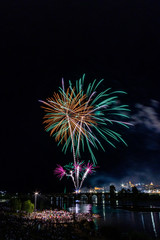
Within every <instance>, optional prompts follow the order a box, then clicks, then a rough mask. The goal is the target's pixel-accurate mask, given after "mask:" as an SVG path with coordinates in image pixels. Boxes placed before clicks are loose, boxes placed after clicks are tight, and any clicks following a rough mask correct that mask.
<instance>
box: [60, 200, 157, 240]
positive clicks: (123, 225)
mask: <svg viewBox="0 0 160 240" xmlns="http://www.w3.org/2000/svg"><path fill="white" fill-rule="evenodd" d="M132 204H133V203H132V202H120V201H116V206H114V207H112V206H111V205H110V203H109V202H104V201H103V202H102V203H101V204H97V203H92V204H88V203H85V202H83V203H82V202H77V203H70V202H67V203H64V202H63V199H62V200H61V201H57V202H56V205H57V207H60V208H64V209H66V210H68V211H71V212H76V213H80V212H92V213H93V214H99V215H100V218H98V219H95V226H96V228H97V229H98V228H99V227H100V226H103V225H105V226H108V227H110V226H112V227H115V229H116V228H117V229H121V231H122V232H123V233H124V234H125V233H127V232H129V231H136V232H142V233H146V234H148V235H150V236H152V237H155V238H156V237H160V212H155V211H149V212H145V211H143V212H140V211H130V210H124V209H118V208H117V207H118V206H123V205H130V206H132ZM136 204H137V206H145V207H146V206H147V207H150V208H154V207H160V202H158V201H155V202H138V203H136Z"/></svg>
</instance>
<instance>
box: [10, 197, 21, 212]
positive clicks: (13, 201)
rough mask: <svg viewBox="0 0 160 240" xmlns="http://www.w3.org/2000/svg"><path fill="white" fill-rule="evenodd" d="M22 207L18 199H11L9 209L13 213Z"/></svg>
mask: <svg viewBox="0 0 160 240" xmlns="http://www.w3.org/2000/svg"><path fill="white" fill-rule="evenodd" d="M21 207H22V202H21V200H20V199H19V198H12V199H11V209H12V210H13V211H14V212H15V211H20V210H21Z"/></svg>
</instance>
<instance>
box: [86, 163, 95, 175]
mask: <svg viewBox="0 0 160 240" xmlns="http://www.w3.org/2000/svg"><path fill="white" fill-rule="evenodd" d="M95 168H96V167H94V164H92V163H89V162H88V163H87V165H86V166H85V171H86V172H87V173H88V174H92V173H93V172H94V171H95V170H94V169H95Z"/></svg>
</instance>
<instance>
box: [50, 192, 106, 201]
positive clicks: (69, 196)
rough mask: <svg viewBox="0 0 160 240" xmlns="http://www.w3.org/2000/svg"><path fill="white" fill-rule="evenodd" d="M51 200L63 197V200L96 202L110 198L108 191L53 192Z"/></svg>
mask: <svg viewBox="0 0 160 240" xmlns="http://www.w3.org/2000/svg"><path fill="white" fill-rule="evenodd" d="M50 197H51V201H53V202H55V201H58V200H61V199H63V201H65V202H67V201H73V202H75V201H77V200H79V201H81V202H88V203H92V202H97V203H100V202H102V201H108V200H109V199H110V193H109V192H105V193H95V192H93V193H55V194H52V195H50Z"/></svg>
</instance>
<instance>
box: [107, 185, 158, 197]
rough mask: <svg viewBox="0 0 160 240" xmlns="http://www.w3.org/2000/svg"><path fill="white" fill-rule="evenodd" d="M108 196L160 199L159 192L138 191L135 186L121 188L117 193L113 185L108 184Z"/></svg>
mask: <svg viewBox="0 0 160 240" xmlns="http://www.w3.org/2000/svg"><path fill="white" fill-rule="evenodd" d="M110 198H111V199H137V200H138V199H142V200H143V199H148V200H160V195H159V194H152V195H150V194H148V193H142V192H140V191H139V190H138V189H137V188H136V187H135V186H134V187H132V189H131V190H130V189H125V188H122V189H121V190H120V191H119V192H118V193H117V192H116V188H115V186H114V185H111V186H110Z"/></svg>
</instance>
